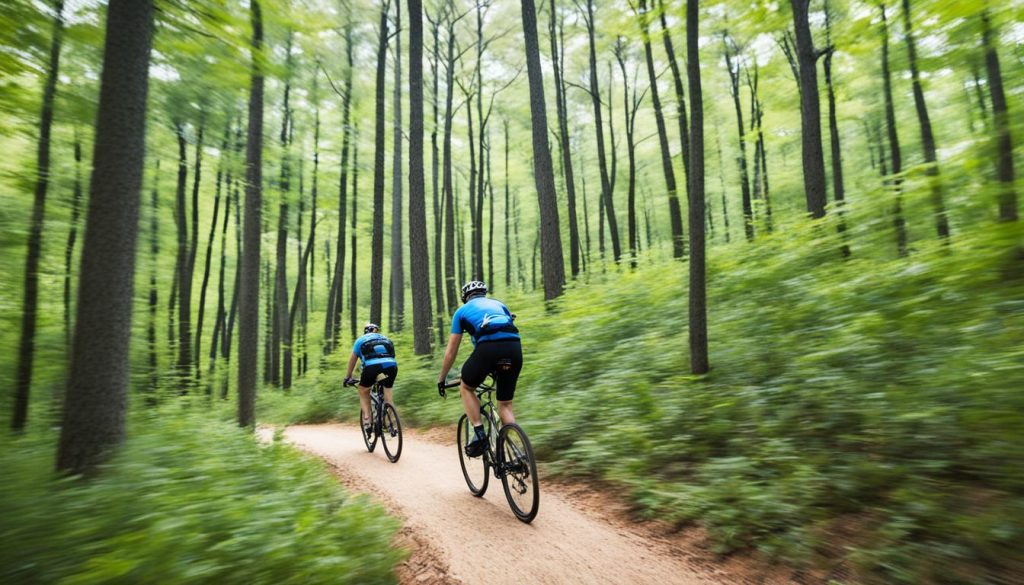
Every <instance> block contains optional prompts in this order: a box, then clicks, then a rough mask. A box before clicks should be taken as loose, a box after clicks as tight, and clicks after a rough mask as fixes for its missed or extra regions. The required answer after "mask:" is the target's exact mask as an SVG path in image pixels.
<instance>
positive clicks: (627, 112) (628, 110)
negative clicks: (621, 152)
mask: <svg viewBox="0 0 1024 585" xmlns="http://www.w3.org/2000/svg"><path fill="white" fill-rule="evenodd" d="M641 6H643V5H641ZM649 46H650V44H649V43H648V47H649ZM623 52H624V51H623V45H622V39H621V38H620V39H619V42H618V43H616V45H615V57H616V59H618V61H619V69H620V71H621V72H622V115H623V117H624V118H625V124H626V154H627V158H628V160H629V187H628V190H627V197H626V220H627V226H628V229H627V233H628V234H629V265H630V266H631V267H632V268H636V256H637V246H638V244H639V236H638V233H637V221H636V141H635V140H634V129H635V122H636V113H637V109H638V108H639V105H640V101H639V100H637V99H636V88H634V89H633V102H632V103H630V100H629V76H628V75H627V73H626V60H625V57H624V54H623ZM652 80H653V81H657V79H656V78H653V79H652Z"/></svg>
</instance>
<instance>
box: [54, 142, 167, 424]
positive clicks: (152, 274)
mask: <svg viewBox="0 0 1024 585" xmlns="http://www.w3.org/2000/svg"><path fill="white" fill-rule="evenodd" d="M75 147H76V149H75V151H76V152H75V156H76V158H77V157H79V156H80V155H81V148H80V147H79V144H78V142H77V141H76V142H75ZM159 179H160V161H159V160H157V161H156V169H155V170H154V172H153V190H152V191H151V192H150V198H149V203H150V213H149V262H150V267H149V322H148V323H147V324H146V350H147V353H148V354H149V362H148V366H149V391H150V392H151V393H152V392H156V390H157V387H158V386H159V382H160V376H159V373H158V367H159V361H158V359H157V354H156V312H157V301H158V300H159V299H158V295H157V288H156V274H157V267H158V260H159V258H160V237H159V235H160V231H159V230H160V221H159V210H160V206H159V200H160V197H159V191H158V185H159ZM75 190H76V191H80V185H79V182H78V173H77V172H76V173H75ZM79 195H81V193H76V194H75V198H76V199H78V197H79ZM77 209H78V206H77V204H76V205H75V211H77ZM72 225H74V224H72ZM69 243H71V244H73V243H74V239H73V238H69ZM69 248H70V246H69ZM69 252H70V250H69ZM68 260H70V254H69V257H68ZM152 401H153V399H152V398H150V404H152Z"/></svg>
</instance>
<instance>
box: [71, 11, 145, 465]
mask: <svg viewBox="0 0 1024 585" xmlns="http://www.w3.org/2000/svg"><path fill="white" fill-rule="evenodd" d="M152 38H153V2H152V0H111V2H110V4H109V5H108V7H107V32H106V41H105V46H104V52H103V71H102V73H101V76H100V95H99V109H98V111H97V116H96V138H95V144H94V147H93V157H92V161H93V173H92V178H91V180H90V185H89V213H88V216H87V219H86V225H85V240H84V242H83V246H82V269H81V273H80V275H81V276H80V283H79V290H78V318H77V319H76V322H75V339H74V342H73V347H72V352H71V370H70V374H69V376H68V388H67V397H66V402H65V407H64V415H63V423H62V424H61V433H60V442H59V446H58V450H57V469H58V470H60V471H63V472H66V473H72V474H78V473H89V472H93V471H94V470H95V469H96V466H97V465H99V464H100V463H102V462H103V461H105V460H107V459H108V458H109V457H110V456H111V454H112V451H113V450H114V449H115V448H116V447H118V446H119V445H120V443H121V441H122V440H123V439H124V428H125V424H124V422H125V410H126V408H127V396H128V382H129V374H130V359H129V352H130V339H131V322H132V319H131V317H132V302H133V299H134V278H133V277H134V273H135V249H136V246H135V240H136V234H137V231H138V219H139V202H140V189H141V187H142V165H143V160H144V156H145V154H144V153H145V146H146V141H145V134H146V97H147V93H148V90H149V56H150V49H151V47H152Z"/></svg>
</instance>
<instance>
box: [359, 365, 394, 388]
mask: <svg viewBox="0 0 1024 585" xmlns="http://www.w3.org/2000/svg"><path fill="white" fill-rule="evenodd" d="M381 373H383V374H384V375H385V376H387V377H386V378H384V380H383V383H384V387H385V388H394V386H395V378H397V377H398V366H397V365H392V366H384V365H381V364H373V365H372V366H363V373H362V374H360V375H359V385H360V386H362V387H364V388H369V387H370V386H373V385H374V383H376V382H377V374H381Z"/></svg>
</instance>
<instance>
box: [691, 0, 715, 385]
mask: <svg viewBox="0 0 1024 585" xmlns="http://www.w3.org/2000/svg"><path fill="white" fill-rule="evenodd" d="M698 16H699V11H698V6H697V0H687V2H686V53H687V55H686V56H687V61H688V62H687V67H686V69H687V78H688V79H689V82H690V100H691V103H690V156H691V157H692V158H691V160H690V174H689V185H690V187H689V191H690V202H689V203H690V295H689V305H690V307H689V309H690V310H689V317H690V321H689V327H688V329H689V334H690V373H692V374H704V373H706V372H707V371H708V369H709V364H708V320H707V296H706V291H705V262H704V221H703V215H704V104H703V99H704V97H703V92H702V90H701V83H700V49H699V42H698V41H699V38H698V35H699V27H698V22H697V19H698Z"/></svg>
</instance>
